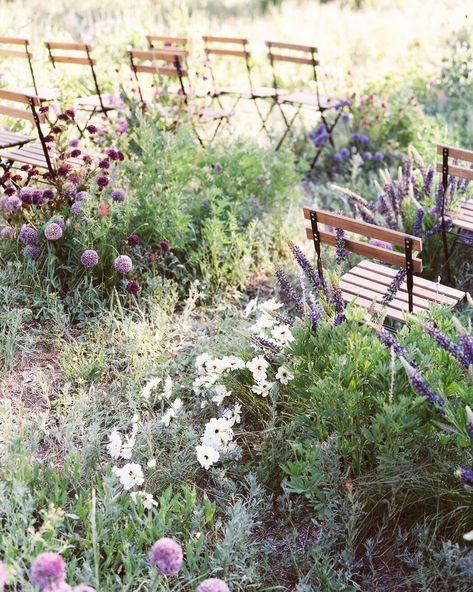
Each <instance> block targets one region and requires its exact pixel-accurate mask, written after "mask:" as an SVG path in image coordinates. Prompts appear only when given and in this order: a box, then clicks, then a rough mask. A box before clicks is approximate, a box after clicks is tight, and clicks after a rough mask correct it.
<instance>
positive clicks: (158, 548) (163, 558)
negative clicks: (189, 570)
mask: <svg viewBox="0 0 473 592" xmlns="http://www.w3.org/2000/svg"><path fill="white" fill-rule="evenodd" d="M182 558H183V553H182V547H181V545H179V543H177V542H176V541H174V540H173V539H170V538H167V537H163V538H160V539H159V540H157V541H156V542H155V543H154V545H153V546H152V547H151V552H150V555H149V561H150V563H151V564H152V565H155V566H156V567H157V568H158V569H159V570H160V571H161V573H162V574H163V575H165V576H170V575H174V574H177V573H179V571H180V569H181V566H182Z"/></svg>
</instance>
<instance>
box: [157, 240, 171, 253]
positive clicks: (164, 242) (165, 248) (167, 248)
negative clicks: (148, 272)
mask: <svg viewBox="0 0 473 592" xmlns="http://www.w3.org/2000/svg"><path fill="white" fill-rule="evenodd" d="M159 244H160V245H161V249H162V250H163V251H166V253H169V251H170V250H171V246H170V245H169V243H168V241H167V240H166V239H164V238H163V240H162V241H161V242H160V243H159Z"/></svg>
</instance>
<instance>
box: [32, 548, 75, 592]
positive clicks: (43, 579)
mask: <svg viewBox="0 0 473 592" xmlns="http://www.w3.org/2000/svg"><path fill="white" fill-rule="evenodd" d="M65 579H66V566H65V564H64V559H63V558H62V557H61V556H60V555H58V554H57V553H48V552H45V553H40V554H39V555H38V556H37V557H36V559H35V560H34V561H33V563H32V565H31V569H30V581H31V583H32V584H33V586H37V587H38V588H39V589H40V590H44V589H45V588H46V587H47V586H58V585H59V584H61V583H62V582H64V581H65Z"/></svg>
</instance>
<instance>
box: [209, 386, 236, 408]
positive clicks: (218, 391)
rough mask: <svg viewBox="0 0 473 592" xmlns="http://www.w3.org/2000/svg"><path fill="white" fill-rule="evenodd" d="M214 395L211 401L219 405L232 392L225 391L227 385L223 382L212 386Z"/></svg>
mask: <svg viewBox="0 0 473 592" xmlns="http://www.w3.org/2000/svg"><path fill="white" fill-rule="evenodd" d="M214 391H215V395H214V396H213V397H212V401H213V402H214V403H217V405H221V404H222V402H223V400H224V399H225V397H229V396H230V395H231V394H232V391H227V387H226V386H224V385H223V384H218V385H217V386H214Z"/></svg>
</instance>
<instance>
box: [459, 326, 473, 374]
mask: <svg viewBox="0 0 473 592" xmlns="http://www.w3.org/2000/svg"><path fill="white" fill-rule="evenodd" d="M458 339H459V341H460V345H461V348H462V350H463V359H464V361H465V364H466V367H467V368H468V367H469V366H470V365H471V364H473V337H472V336H471V335H468V333H466V332H465V333H462V334H461V335H460V336H459V338H458Z"/></svg>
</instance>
